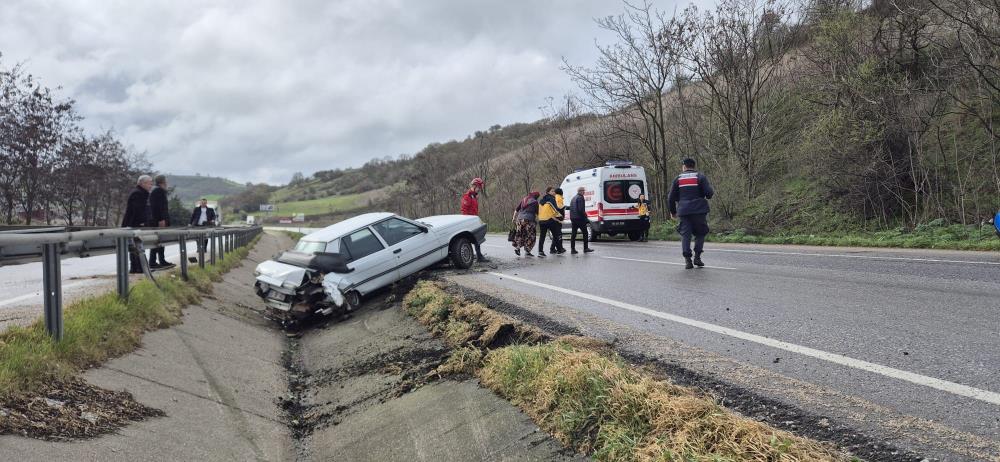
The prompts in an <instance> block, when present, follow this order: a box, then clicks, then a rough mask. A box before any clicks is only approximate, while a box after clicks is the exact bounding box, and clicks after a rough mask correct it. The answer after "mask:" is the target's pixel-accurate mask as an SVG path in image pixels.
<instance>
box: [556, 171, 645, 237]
mask: <svg viewBox="0 0 1000 462" xmlns="http://www.w3.org/2000/svg"><path fill="white" fill-rule="evenodd" d="M646 184H647V183H646V171H645V170H644V169H643V168H642V167H640V166H638V165H632V163H631V162H627V161H610V162H608V163H606V164H605V165H604V166H603V167H597V168H591V169H582V170H577V171H575V172H573V173H571V174H569V175H567V176H566V178H565V179H564V180H563V182H562V185H561V186H560V187H561V188H562V190H563V198H564V199H565V203H566V206H567V207H568V206H569V204H570V201H571V200H572V199H573V196H576V191H577V188H579V187H581V186H583V187H584V188H585V192H584V194H583V197H584V199H586V205H587V218H588V219H589V220H590V233H591V234H590V235H591V239H597V238H598V237H600V236H602V235H606V236H611V237H614V236H617V235H619V234H623V235H626V236H628V238H629V239H631V240H633V241H637V240H639V239H640V238H641V237H642V232H643V231H645V230H647V229H648V228H649V222H648V221H645V220H640V219H639V209H638V207H636V204H637V203H638V202H639V196H640V195H642V194H645V195H646V199H647V200H649V193H648V192H647V189H646ZM571 229H572V226H571V224H570V221H569V213H568V212H567V213H566V215H565V219H564V221H563V232H564V233H568V232H570V230H571ZM566 238H569V236H566Z"/></svg>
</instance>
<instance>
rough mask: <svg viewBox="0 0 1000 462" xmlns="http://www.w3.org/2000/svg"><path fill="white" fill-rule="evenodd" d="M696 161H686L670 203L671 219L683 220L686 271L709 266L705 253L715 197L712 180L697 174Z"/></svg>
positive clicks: (682, 242) (680, 225)
mask: <svg viewBox="0 0 1000 462" xmlns="http://www.w3.org/2000/svg"><path fill="white" fill-rule="evenodd" d="M696 165H697V164H696V163H695V161H694V159H684V164H683V171H682V172H681V174H680V175H678V176H677V178H675V179H674V184H673V186H671V188H670V196H669V198H668V199H667V203H668V204H669V206H670V217H671V218H677V217H680V221H681V222H680V224H679V225H678V226H677V232H678V233H680V235H681V250H682V251H683V254H684V261H685V263H686V264H685V267H686V268H687V269H691V268H694V267H695V265H697V266H699V267H701V266H705V264H704V263H702V261H701V253H702V250H703V249H704V247H705V236H707V235H708V211H709V207H708V200H709V199H711V198H712V196H713V195H714V194H715V190H713V189H712V185H711V184H710V183H709V182H708V178H707V177H706V176H705V175H703V174H701V173H699V172H698V171H697V170H695V166H696ZM692 235H694V260H693V261H692V259H691V236H692Z"/></svg>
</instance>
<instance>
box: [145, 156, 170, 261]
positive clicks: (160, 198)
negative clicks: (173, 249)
mask: <svg viewBox="0 0 1000 462" xmlns="http://www.w3.org/2000/svg"><path fill="white" fill-rule="evenodd" d="M154 183H155V184H156V187H155V188H153V190H152V191H150V193H149V208H150V210H151V211H152V214H153V222H152V224H151V226H152V227H154V228H166V227H168V226H170V212H169V209H170V206H169V203H168V200H167V177H166V176H163V175H156V178H155V180H154ZM165 252H166V249H165V248H164V247H163V246H162V245H157V246H156V247H154V248H152V249H149V268H150V269H166V268H170V267H173V266H174V265H173V264H172V263H167V258H166V255H165Z"/></svg>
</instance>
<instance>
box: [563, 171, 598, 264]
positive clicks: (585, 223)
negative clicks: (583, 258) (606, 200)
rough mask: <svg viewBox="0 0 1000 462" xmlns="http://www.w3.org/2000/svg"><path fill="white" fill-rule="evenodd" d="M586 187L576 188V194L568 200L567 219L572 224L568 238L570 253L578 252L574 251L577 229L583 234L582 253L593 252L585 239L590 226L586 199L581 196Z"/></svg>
mask: <svg viewBox="0 0 1000 462" xmlns="http://www.w3.org/2000/svg"><path fill="white" fill-rule="evenodd" d="M586 190H587V189H586V188H584V187H583V186H580V187H579V188H577V190H576V195H575V196H573V199H572V200H571V201H570V202H569V221H570V223H571V224H572V227H573V231H572V234H570V238H569V249H570V253H574V254H575V253H580V252H577V251H576V232H577V230H579V231H580V233H581V234H583V253H590V252H593V251H594V249H591V248H590V245H589V242H588V241H587V228H588V227H589V226H590V220H589V219H587V199H585V198H584V197H583V194H584V192H586Z"/></svg>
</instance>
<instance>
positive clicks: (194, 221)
mask: <svg viewBox="0 0 1000 462" xmlns="http://www.w3.org/2000/svg"><path fill="white" fill-rule="evenodd" d="M188 224H189V225H191V226H215V209H213V208H211V207H209V206H208V199H205V198H204V197H202V198H201V202H200V203H199V204H198V206H197V207H195V208H194V211H193V212H191V221H190V222H189V223H188Z"/></svg>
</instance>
